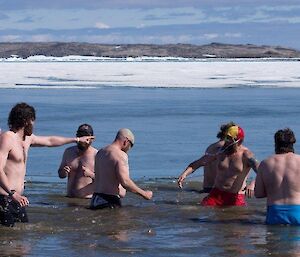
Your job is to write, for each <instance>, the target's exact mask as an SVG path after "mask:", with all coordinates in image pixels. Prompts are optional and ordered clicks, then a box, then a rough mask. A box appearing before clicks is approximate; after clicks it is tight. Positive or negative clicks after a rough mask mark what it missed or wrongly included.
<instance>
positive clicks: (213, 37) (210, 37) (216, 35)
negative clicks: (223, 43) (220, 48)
mask: <svg viewBox="0 0 300 257" xmlns="http://www.w3.org/2000/svg"><path fill="white" fill-rule="evenodd" d="M218 37H219V34H217V33H209V34H204V35H203V38H205V39H209V40H210V39H215V38H218Z"/></svg>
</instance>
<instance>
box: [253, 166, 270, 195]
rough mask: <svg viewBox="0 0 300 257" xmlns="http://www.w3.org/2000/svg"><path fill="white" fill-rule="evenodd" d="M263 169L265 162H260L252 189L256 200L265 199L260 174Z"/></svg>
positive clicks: (264, 189)
mask: <svg viewBox="0 0 300 257" xmlns="http://www.w3.org/2000/svg"><path fill="white" fill-rule="evenodd" d="M264 169H265V162H264V161H263V162H261V163H260V165H259V168H258V172H257V175H256V179H255V188H254V195H255V197H256V198H264V197H267V193H266V188H265V184H264V181H263V177H262V175H263V174H262V173H263V172H264Z"/></svg>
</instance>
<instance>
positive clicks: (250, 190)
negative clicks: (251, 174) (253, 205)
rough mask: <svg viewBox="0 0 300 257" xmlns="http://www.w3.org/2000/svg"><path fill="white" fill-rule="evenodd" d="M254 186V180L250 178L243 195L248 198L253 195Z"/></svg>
mask: <svg viewBox="0 0 300 257" xmlns="http://www.w3.org/2000/svg"><path fill="white" fill-rule="evenodd" d="M254 187H255V180H252V181H251V183H250V184H249V185H247V186H246V187H245V189H244V190H245V195H246V196H247V197H248V198H252V197H253V196H254Z"/></svg>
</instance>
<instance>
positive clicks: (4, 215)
mask: <svg viewBox="0 0 300 257" xmlns="http://www.w3.org/2000/svg"><path fill="white" fill-rule="evenodd" d="M0 222H1V224H2V225H3V226H7V227H13V226H14V225H15V222H28V217H27V213H26V210H25V207H21V205H20V204H19V203H17V202H15V201H13V200H12V199H11V198H10V197H8V196H6V195H0Z"/></svg>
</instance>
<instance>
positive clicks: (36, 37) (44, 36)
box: [31, 34, 53, 42]
mask: <svg viewBox="0 0 300 257" xmlns="http://www.w3.org/2000/svg"><path fill="white" fill-rule="evenodd" d="M31 41H32V42H48V41H53V37H52V36H51V35H49V34H39V35H34V36H32V37H31Z"/></svg>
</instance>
